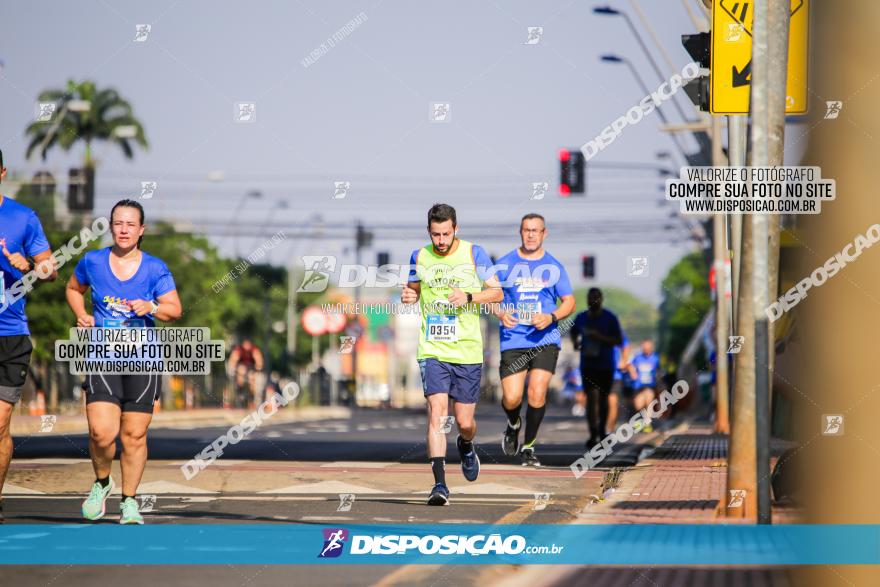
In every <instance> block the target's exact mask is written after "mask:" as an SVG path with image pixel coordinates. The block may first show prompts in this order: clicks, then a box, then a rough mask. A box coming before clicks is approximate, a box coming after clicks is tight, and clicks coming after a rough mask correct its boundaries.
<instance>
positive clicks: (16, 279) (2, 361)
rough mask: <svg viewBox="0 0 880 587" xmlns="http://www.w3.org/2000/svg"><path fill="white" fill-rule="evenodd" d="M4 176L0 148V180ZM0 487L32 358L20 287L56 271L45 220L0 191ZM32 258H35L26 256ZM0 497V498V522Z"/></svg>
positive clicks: (51, 276)
mask: <svg viewBox="0 0 880 587" xmlns="http://www.w3.org/2000/svg"><path fill="white" fill-rule="evenodd" d="M4 179H6V168H5V167H3V152H2V151H0V183H2V182H3V180H4ZM0 251H2V253H3V254H2V255H0V492H2V490H3V482H4V481H5V480H6V472H7V470H9V462H10V461H11V460H12V436H11V435H10V434H9V426H10V420H11V419H12V408H13V407H14V406H15V404H16V403H18V400H20V399H21V388H22V387H23V386H24V382H25V379H26V378H27V373H28V366H29V365H30V361H31V351H32V350H33V346H32V345H31V339H30V330H29V329H28V321H27V315H26V314H25V313H24V305H25V300H24V292H26V291H27V290H28V288H27V287H22V285H23V284H29V283H30V284H32V283H33V282H34V281H37V280H39V281H53V280H55V278H56V277H57V276H58V274H57V273H56V271H55V260H54V259H53V258H52V251H51V249H50V248H49V241H48V240H47V239H46V233H45V232H43V225H42V224H40V219H39V218H37V215H36V214H35V213H34V211H33V210H31V209H30V208H28V207H27V206H23V205H21V204H19V203H18V202H16V201H15V200H13V199H12V198H8V197H6V196H4V195H3V194H2V193H0ZM28 257H30V258H31V259H33V264H32V263H31V262H30V261H28ZM2 523H3V501H2V499H0V524H2Z"/></svg>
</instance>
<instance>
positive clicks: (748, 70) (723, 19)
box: [709, 0, 810, 114]
mask: <svg viewBox="0 0 880 587" xmlns="http://www.w3.org/2000/svg"><path fill="white" fill-rule="evenodd" d="M754 13H755V6H754V1H749V2H742V1H738V0H713V2H712V51H711V55H712V64H711V76H710V83H711V87H710V90H709V111H710V112H712V114H748V112H749V91H750V89H751V75H752V18H753V16H754ZM789 25H790V27H789V33H788V80H787V82H786V100H785V112H786V113H787V114H805V113H806V112H807V73H808V71H807V69H808V64H807V55H808V53H807V51H808V44H809V31H810V2H809V0H791V20H790V22H789Z"/></svg>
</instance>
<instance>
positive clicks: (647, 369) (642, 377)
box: [632, 353, 660, 389]
mask: <svg viewBox="0 0 880 587" xmlns="http://www.w3.org/2000/svg"><path fill="white" fill-rule="evenodd" d="M632 364H633V367H635V368H636V381H635V385H636V387H637V388H639V389H641V388H643V387H651V388H654V387H657V370H658V369H660V357H658V356H657V353H651V354H650V355H646V354H644V353H639V354H637V355H636V356H635V357H633V359H632Z"/></svg>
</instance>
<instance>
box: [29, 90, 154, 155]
mask: <svg viewBox="0 0 880 587" xmlns="http://www.w3.org/2000/svg"><path fill="white" fill-rule="evenodd" d="M37 100H38V101H39V102H51V103H54V104H55V112H54V114H53V116H52V118H51V119H50V120H49V121H46V122H39V121H35V122H32V123H31V124H30V125H28V127H27V128H26V129H25V134H26V135H28V136H30V137H31V140H30V143H29V144H28V148H27V153H26V156H27V157H28V158H30V156H31V154H32V153H33V152H34V151H35V150H39V151H40V156H41V157H42V158H43V160H44V161H45V159H46V154H47V152H48V151H49V150H50V149H52V147H54V146H55V145H58V146H59V147H61V148H62V149H64V150H65V151H69V150H70V149H71V147H73V146H74V145H76V144H77V143H78V142H83V143H85V156H84V163H85V165H86V166H87V167H92V166H93V163H92V143H93V142H94V141H109V142H112V143H116V144H117V145H119V148H120V149H122V152H123V154H124V155H125V156H126V158H128V159H131V158H132V157H133V156H134V149H133V147H132V143H133V142H134V143H137V144H138V145H140V146H141V147H142V148H147V139H146V136H145V135H144V128H143V125H142V124H141V123H140V121H138V119H137V118H135V117H134V114H133V113H132V108H131V104H129V103H128V101H127V100H125V99H124V98H122V96H120V95H119V92H117V91H116V90H114V89H113V88H105V89H102V90H99V89H98V88H97V87H96V85H95V82H93V81H88V80H87V81H83V82H79V83H77V82H75V81H73V80H70V81H68V82H67V87H66V88H64V89H50V90H45V91H43V92H41V93H40V95H39V96H38V97H37ZM126 127H128V128H126ZM125 130H130V131H133V132H130V133H126V132H124V131H125ZM130 135H131V136H130Z"/></svg>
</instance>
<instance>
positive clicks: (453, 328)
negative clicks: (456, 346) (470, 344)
mask: <svg viewBox="0 0 880 587" xmlns="http://www.w3.org/2000/svg"><path fill="white" fill-rule="evenodd" d="M457 326H458V322H457V321H456V316H442V315H438V314H431V315H429V316H428V328H427V332H425V339H426V340H428V341H429V342H456V341H457V340H458V330H457Z"/></svg>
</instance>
